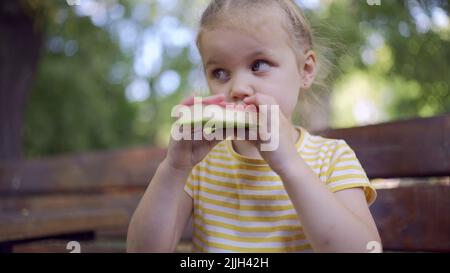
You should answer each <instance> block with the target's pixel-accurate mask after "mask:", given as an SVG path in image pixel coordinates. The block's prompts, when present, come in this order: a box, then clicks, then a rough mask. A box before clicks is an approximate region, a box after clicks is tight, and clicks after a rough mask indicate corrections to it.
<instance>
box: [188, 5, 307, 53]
mask: <svg viewBox="0 0 450 273" xmlns="http://www.w3.org/2000/svg"><path fill="white" fill-rule="evenodd" d="M273 5H277V6H278V7H279V8H280V10H281V11H283V12H284V14H285V15H286V17H285V18H286V19H287V20H286V24H284V27H285V28H286V30H287V33H288V34H289V37H290V38H291V41H292V42H293V46H294V48H293V49H294V50H295V51H296V53H297V54H298V55H300V54H301V53H303V52H302V51H301V50H302V49H303V50H305V51H307V50H312V49H313V48H314V46H313V36H312V33H311V28H310V26H309V23H308V21H307V20H306V18H305V15H304V14H303V12H302V10H301V9H300V8H299V7H298V6H297V4H296V3H295V2H294V1H293V0H212V1H211V2H210V3H209V5H208V6H207V8H206V9H205V11H204V12H203V14H202V17H201V20H200V31H199V32H198V36H197V47H198V48H199V49H200V36H201V33H202V31H203V30H205V29H207V28H209V27H214V26H215V25H217V24H224V23H225V24H226V23H228V24H233V25H238V26H239V27H241V28H244V27H245V24H243V20H247V21H248V20H251V18H250V17H249V16H248V14H243V13H245V11H248V10H251V9H253V10H254V9H256V8H266V9H267V8H269V7H273ZM230 14H233V18H230V17H231V16H230ZM297 50H298V51H297ZM299 57H300V56H299Z"/></svg>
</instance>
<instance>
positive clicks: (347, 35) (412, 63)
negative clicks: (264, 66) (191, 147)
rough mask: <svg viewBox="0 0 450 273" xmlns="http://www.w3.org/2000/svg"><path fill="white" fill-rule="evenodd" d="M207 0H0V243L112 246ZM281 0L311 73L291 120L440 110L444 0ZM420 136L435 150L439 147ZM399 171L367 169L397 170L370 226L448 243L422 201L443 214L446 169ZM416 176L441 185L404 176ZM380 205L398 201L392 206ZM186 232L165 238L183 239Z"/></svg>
mask: <svg viewBox="0 0 450 273" xmlns="http://www.w3.org/2000/svg"><path fill="white" fill-rule="evenodd" d="M236 1H237V0H236ZM207 2H208V1H207V0H3V1H0V200H1V202H0V252H67V251H68V250H71V247H73V249H74V251H76V250H77V244H76V243H77V242H78V241H81V240H86V241H88V242H90V243H83V244H82V250H83V252H124V251H125V241H126V231H127V227H128V223H129V220H130V217H131V215H132V213H133V211H134V209H135V208H136V205H137V203H138V202H139V200H140V198H141V196H142V194H143V192H144V191H145V189H146V187H147V186H148V181H149V178H151V176H152V175H153V173H154V171H155V170H156V168H157V166H158V164H159V162H160V161H161V160H162V159H163V158H164V155H165V150H164V148H165V147H166V145H167V143H168V140H169V132H170V127H171V118H170V111H171V109H172V107H173V106H174V105H175V104H177V103H178V102H179V101H180V100H181V99H182V98H184V97H186V96H188V95H190V94H192V93H193V92H199V93H203V94H206V93H208V90H207V87H206V83H205V79H204V76H203V71H202V66H201V60H200V56H199V53H198V51H197V48H196V46H195V38H196V33H197V27H198V25H197V24H198V21H199V18H200V16H201V13H202V11H203V9H204V8H205V5H206V4H207ZM296 2H297V4H298V5H299V6H300V7H301V8H302V9H303V10H304V12H305V13H306V15H307V17H308V18H309V20H310V22H311V25H312V28H313V30H314V34H315V40H316V50H317V52H318V56H319V74H318V80H317V82H316V84H315V85H314V87H313V89H312V90H311V91H310V92H307V93H306V94H305V96H302V97H301V98H300V103H299V104H298V109H297V112H296V114H295V116H294V121H295V123H297V124H299V125H302V126H304V127H306V128H307V129H309V130H312V131H315V130H321V129H325V128H330V127H331V128H345V127H353V126H360V125H367V124H377V123H381V122H387V121H396V120H404V119H411V118H417V117H433V116H440V115H444V114H449V113H450V89H449V87H450V75H449V66H450V23H449V20H450V19H449V5H450V4H449V2H448V0H429V1H419V0H401V1H388V0H365V1H362V0H297V1H296ZM442 120H444V119H442ZM436 124H438V123H436ZM435 127H436V126H435ZM438 129H439V128H438ZM442 130H445V129H442ZM447 130H448V129H447ZM443 132H444V131H443ZM428 137H429V138H428V139H433V138H432V137H430V136H428ZM438 137H441V136H437V137H436V139H439V138H438ZM404 143H408V142H404ZM446 143H447V142H446ZM446 143H437V145H447V144H446ZM425 144H427V145H431V146H430V147H431V148H434V149H441V148H439V147H442V149H441V150H439V151H442V154H440V155H445V149H446V147H447V148H448V146H437V145H435V144H434V143H425ZM403 145H405V144H403ZM433 145H434V146H433ZM383 147H385V146H383ZM386 147H387V146H386ZM386 147H385V148H386ZM391 148H392V147H387V150H389V149H391ZM430 151H434V150H433V149H430ZM427 156H428V158H430V156H429V155H427ZM436 158H437V157H436ZM443 158H444V157H443ZM446 158H447V159H448V153H447V157H446ZM402 160H403V158H402ZM402 160H401V161H402ZM445 162H448V161H442V162H436V163H435V165H436V166H442V165H443V164H445ZM438 163H439V164H440V165H439V164H438ZM433 164H434V162H431V163H430V164H429V165H430V166H432V165H433ZM401 165H402V162H398V166H401ZM442 169H444V167H442ZM401 180H402V182H401V183H400V180H399V179H391V180H385V179H380V180H379V181H377V183H374V185H375V186H376V187H377V188H378V189H386V188H396V187H401V186H411V189H410V190H408V189H406V190H405V191H403V189H400V190H399V191H398V192H394V193H395V194H396V195H395V196H396V197H395V198H394V197H390V196H391V195H390V193H389V192H388V191H383V192H382V193H380V196H381V195H383V196H384V198H380V201H381V203H378V204H387V205H385V207H384V208H386V209H385V210H383V209H381V210H380V209H379V212H380V211H381V212H382V214H381V216H382V217H380V218H378V219H382V220H381V221H379V223H381V224H382V226H385V227H386V226H388V225H385V224H386V223H387V222H386V221H385V222H383V221H384V220H383V219H385V218H383V217H390V218H389V219H391V220H392V221H391V222H389V223H394V224H395V226H394V227H392V226H388V228H387V229H386V231H384V230H383V232H382V236H388V235H389V234H391V235H392V234H393V235H392V240H391V241H395V240H399V241H402V240H403V241H404V242H407V243H408V244H415V242H417V238H422V237H423V238H424V239H423V240H428V239H429V238H433V240H431V241H428V242H429V243H428V248H427V249H431V250H435V249H438V250H442V249H447V250H448V249H450V245H448V242H449V241H450V239H449V238H448V230H442V229H445V228H446V227H448V225H449V223H450V221H449V218H448V217H446V218H445V217H437V218H436V219H433V221H428V220H429V219H428V217H429V216H430V215H431V214H429V213H428V212H427V211H433V213H435V212H436V211H441V212H444V213H442V214H444V216H445V211H447V210H446V209H447V208H448V207H450V205H449V204H448V202H449V200H450V199H449V198H448V194H449V189H450V187H448V186H449V185H450V179H449V177H448V176H447V177H444V178H437V179H433V178H429V179H428V178H426V179H421V180H414V179H401ZM423 182H424V183H425V184H436V185H440V186H442V187H438V188H435V189H433V191H428V190H423V189H422V188H419V189H416V188H415V187H412V185H416V184H418V183H423ZM444 186H445V187H444ZM417 192H424V193H428V195H427V196H428V197H427V198H428V199H426V198H425V199H422V198H419V197H417V196H418V195H417V196H416V195H415V193H417ZM399 193H400V195H399ZM392 196H394V194H392ZM396 198H400V199H396ZM402 198H404V199H402ZM394 201H395V202H398V203H389V202H394ZM422 201H423V202H422ZM383 202H384V203H383ZM420 202H422V203H420ZM421 204H425V207H426V208H429V209H430V210H426V209H422V208H423V207H424V206H422V205H421ZM394 205H395V207H396V208H397V205H404V207H407V209H404V210H401V211H400V212H399V213H403V214H402V215H403V216H404V217H403V216H402V217H397V216H396V214H392V213H391V211H392V210H391V208H392V206H394ZM419 205H420V206H419ZM438 209H439V210H438ZM411 211H414V212H415V214H411V213H410V212H411ZM411 215H412V216H411ZM417 215H419V216H420V217H422V218H420V217H419V216H417ZM433 215H434V214H433ZM436 215H439V213H437V214H436ZM378 216H380V213H378ZM413 216H414V217H416V216H417V217H418V218H417V219H419V220H420V219H422V220H423V219H425V220H423V223H424V224H423V225H422V226H425V227H427V228H428V227H431V229H427V230H428V231H429V232H428V233H430V234H431V235H430V236H431V237H427V236H428V235H429V234H427V236H422V235H423V234H422V233H420V234H419V233H417V232H418V231H417V230H416V229H415V226H418V225H417V224H411V223H416V222H414V221H416V218H411V217H413ZM378 219H377V220H378ZM442 219H443V220H442ZM389 221H390V220H389ZM417 221H418V220H417ZM439 221H444V222H439ZM445 221H447V222H445ZM420 223H422V222H420ZM428 225H429V226H428ZM408 227H411V229H408ZM433 228H435V229H438V232H435V229H433ZM439 229H440V230H439ZM390 231H395V232H398V233H391V232H390ZM405 231H408V232H407V234H409V235H411V234H412V235H411V236H412V237H408V236H409V235H405V233H404V232H405ZM434 233H438V234H440V236H441V237H433V234H434ZM186 234H187V235H186V236H185V237H183V238H184V242H185V244H183V242H182V243H181V244H180V246H179V248H178V249H177V251H189V249H190V239H189V238H190V237H189V232H187V233H186ZM397 234H400V235H398V236H397ZM418 234H419V235H418ZM62 235H63V237H59V236H62ZM64 236H66V237H64ZM442 236H447V237H446V238H447V240H441V238H442ZM55 238H59V240H56V241H54V240H53V239H55ZM384 238H385V237H383V239H384ZM44 239H52V240H51V241H50V242H47V243H42V244H41V243H39V242H40V241H42V240H44ZM93 239H95V240H93ZM72 240H75V244H72V245H69V244H68V243H67V242H68V241H72ZM36 241H37V243H35V244H34V242H36ZM27 243H31V245H30V244H27ZM439 243H440V244H441V245H439ZM15 244H18V245H19V248H15ZM79 246H80V245H78V250H79ZM390 246H391V247H392V245H390ZM394 246H395V245H394ZM20 247H21V248H20ZM419 249H423V248H420V247H419Z"/></svg>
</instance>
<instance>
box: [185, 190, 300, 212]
mask: <svg viewBox="0 0 450 273" xmlns="http://www.w3.org/2000/svg"><path fill="white" fill-rule="evenodd" d="M194 196H195V199H197V200H200V201H202V202H205V203H208V204H212V205H216V206H223V207H226V208H230V209H236V210H248V211H283V210H291V209H294V206H293V205H284V206H282V205H274V206H269V205H259V206H250V205H241V204H234V203H229V202H225V201H218V200H213V199H210V198H207V197H204V196H201V195H199V194H196V195H194Z"/></svg>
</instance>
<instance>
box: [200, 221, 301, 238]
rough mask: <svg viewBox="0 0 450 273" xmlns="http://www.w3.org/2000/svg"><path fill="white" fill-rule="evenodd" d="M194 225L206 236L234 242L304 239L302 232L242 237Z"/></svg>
mask: <svg viewBox="0 0 450 273" xmlns="http://www.w3.org/2000/svg"><path fill="white" fill-rule="evenodd" d="M194 227H195V228H197V229H198V230H200V231H201V232H202V233H203V234H205V235H207V236H212V237H217V238H221V239H226V240H230V241H236V242H245V243H262V242H271V243H283V242H292V241H298V240H305V239H306V237H305V235H304V234H296V235H293V236H270V237H242V236H236V235H230V234H226V233H223V232H217V231H212V230H207V229H205V228H204V227H202V226H200V225H198V224H194Z"/></svg>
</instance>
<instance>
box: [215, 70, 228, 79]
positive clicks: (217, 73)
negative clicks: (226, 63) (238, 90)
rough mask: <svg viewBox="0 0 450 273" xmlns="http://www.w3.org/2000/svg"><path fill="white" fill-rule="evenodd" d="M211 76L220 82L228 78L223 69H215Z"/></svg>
mask: <svg viewBox="0 0 450 273" xmlns="http://www.w3.org/2000/svg"><path fill="white" fill-rule="evenodd" d="M212 74H213V77H214V78H216V79H218V80H221V81H224V80H226V79H227V77H228V75H227V72H225V71H224V70H223V69H216V70H214V71H213V73H212Z"/></svg>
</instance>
